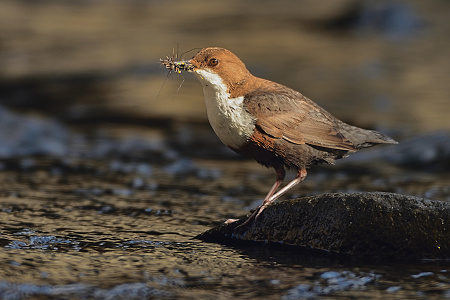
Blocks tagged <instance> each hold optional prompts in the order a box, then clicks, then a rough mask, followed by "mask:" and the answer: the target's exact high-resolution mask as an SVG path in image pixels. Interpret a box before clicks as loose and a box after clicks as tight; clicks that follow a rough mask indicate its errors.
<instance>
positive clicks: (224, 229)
mask: <svg viewBox="0 0 450 300" xmlns="http://www.w3.org/2000/svg"><path fill="white" fill-rule="evenodd" d="M244 221H245V219H242V220H239V221H237V222H234V223H231V224H223V225H221V226H219V227H217V228H213V229H211V230H209V231H207V232H205V233H202V234H201V235H199V236H197V238H198V239H201V240H204V241H212V242H225V241H233V240H245V241H264V242H274V243H284V244H288V245H294V246H301V247H306V248H312V249H320V250H326V251H330V252H334V253H342V254H352V255H355V256H364V257H366V256H369V257H380V258H383V257H384V258H388V257H389V258H402V259H404V258H439V259H449V258H450V203H449V202H443V201H435V200H428V199H423V198H418V197H413V196H405V195H400V194H392V193H381V192H373V193H352V194H350V193H333V194H323V195H319V196H312V197H305V198H299V199H294V200H287V201H279V202H275V203H273V204H272V205H270V206H268V207H267V208H266V209H265V210H264V211H263V212H262V213H261V215H260V216H259V218H258V219H257V220H256V221H253V222H251V223H250V224H248V225H246V226H243V227H238V226H239V225H240V224H242V223H243V222H244Z"/></svg>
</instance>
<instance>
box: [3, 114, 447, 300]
mask: <svg viewBox="0 0 450 300" xmlns="http://www.w3.org/2000/svg"><path fill="white" fill-rule="evenodd" d="M17 117H18V118H22V117H20V116H17ZM21 120H22V121H23V122H27V119H26V118H23V119H21ZM32 121H34V122H39V121H37V120H32ZM42 122H46V121H45V120H43V121H42ZM59 126H62V125H59ZM173 127H174V128H183V129H182V131H183V132H184V133H186V132H189V131H190V130H194V129H195V126H193V127H192V128H191V127H190V125H188V124H184V125H183V126H181V127H179V126H178V125H174V126H173ZM24 128H25V129H24V131H27V130H28V129H27V128H28V127H26V126H25V127H24ZM62 128H65V127H64V126H62ZM173 130H174V129H167V131H168V132H170V131H173ZM138 131H139V130H138V129H137V128H135V127H134V128H129V127H126V126H117V129H116V130H115V131H111V130H109V131H106V130H104V129H102V130H99V131H98V132H97V133H92V132H90V133H89V135H84V134H83V133H82V132H79V133H77V135H82V136H83V137H84V138H82V139H78V140H77V141H78V142H77V143H78V144H77V146H76V147H75V146H74V147H73V148H70V149H67V154H68V155H69V156H66V155H54V154H53V153H52V152H50V153H46V154H45V153H42V152H41V156H40V157H38V156H31V157H30V156H28V157H26V158H22V157H14V156H13V157H9V158H5V159H3V160H2V161H1V169H2V172H0V185H1V188H0V202H1V211H0V220H1V224H2V226H1V227H2V230H1V235H0V245H1V247H2V248H3V251H2V252H1V254H0V261H1V265H2V268H1V270H0V278H1V280H0V296H1V297H2V298H4V299H20V298H21V297H25V296H26V295H36V296H38V295H40V296H49V297H77V298H83V297H93V298H94V299H105V298H112V299H114V298H120V297H127V298H130V299H141V298H145V297H147V298H151V297H164V298H174V299H175V298H177V299H178V298H192V297H198V296H199V295H202V297H204V298H211V297H216V296H217V295H218V294H220V295H221V296H220V297H222V298H225V297H226V298H230V297H239V298H254V297H262V298H264V297H270V296H275V297H283V299H296V298H314V297H317V296H327V297H335V296H336V297H342V296H345V297H366V296H367V295H370V297H374V298H382V297H390V295H395V296H396V297H414V296H417V295H425V296H426V297H433V296H434V295H436V296H442V295H446V294H448V293H449V292H448V291H449V290H450V277H449V275H448V273H447V272H450V265H449V264H448V263H447V262H442V261H439V262H419V263H417V262H410V263H408V262H400V263H399V262H379V263H376V262H360V261H358V260H352V259H350V258H348V257H336V256H330V255H328V254H326V253H315V252H310V251H307V250H299V249H291V248H282V247H274V246H273V245H272V246H271V245H264V244H262V245H242V246H240V247H234V246H231V245H230V246H226V245H218V244H207V243H204V242H200V241H197V240H195V239H193V238H194V237H195V236H196V235H197V234H199V233H201V232H204V231H206V230H207V229H209V228H210V227H212V226H215V225H217V224H218V223H219V222H221V221H222V220H224V219H226V218H230V217H239V216H242V215H244V214H246V213H247V210H248V209H249V208H251V207H254V206H256V205H257V204H256V203H255V200H257V202H258V201H260V200H258V199H260V198H261V197H262V196H263V195H264V194H265V192H266V189H267V187H268V186H270V184H271V183H272V180H273V174H272V171H271V170H266V169H265V168H263V167H261V166H258V165H257V164H256V163H254V162H252V161H247V160H242V159H240V158H238V157H236V156H234V155H232V154H230V153H228V154H227V155H225V156H222V155H220V156H219V158H221V159H217V158H218V157H217V153H218V151H223V149H222V150H219V149H221V148H222V146H221V145H220V144H219V143H217V144H215V146H212V147H209V148H208V151H206V152H204V153H203V154H202V156H203V157H209V159H205V158H194V157H189V156H186V154H184V150H183V149H184V148H177V146H170V145H177V143H176V142H170V141H169V140H170V138H168V139H169V140H165V139H160V138H156V139H153V138H133V137H132V138H130V137H129V136H130V133H132V132H138ZM175 131H176V130H175ZM64 132H65V133H66V134H67V135H71V134H72V133H71V131H69V130H67V129H65V131H64ZM108 132H109V133H108ZM168 132H166V131H164V130H163V132H162V135H163V136H166V137H170V136H175V137H176V136H177V135H176V134H175V135H174V134H168ZM35 134H39V131H35ZM156 136H158V135H156ZM190 136H192V137H195V138H192V139H186V140H184V142H183V144H184V146H186V147H190V146H193V145H192V143H193V142H196V141H197V139H198V138H199V137H198V136H196V135H195V134H191V135H190ZM66 138H67V137H66ZM156 141H158V142H157V143H156V144H155V142H156ZM155 145H157V146H155ZM213 145H214V144H213ZM9 147H12V148H14V147H17V145H15V144H11V145H9ZM20 147H23V145H21V146H20ZM12 148H11V149H9V150H13V149H12ZM74 149H78V150H77V151H74ZM9 152H11V151H9ZM12 152H14V151H12ZM381 153H384V152H381ZM369 157H370V155H369ZM224 158H225V159H224ZM406 173H407V175H405V169H403V167H401V165H398V166H397V165H395V164H393V163H390V162H387V161H386V160H385V158H383V155H380V154H377V153H376V152H374V154H372V157H370V159H367V157H364V156H360V157H358V156H355V158H354V159H353V160H349V162H347V163H345V160H342V163H341V162H339V163H338V165H337V166H333V167H317V168H313V169H312V170H311V172H310V176H309V177H308V179H307V180H306V181H305V182H304V183H303V184H302V185H301V186H300V187H299V188H298V189H294V190H293V191H292V193H296V194H291V195H290V196H291V197H294V196H297V195H308V194H318V193H322V192H333V191H345V192H348V191H372V190H378V191H393V192H402V193H405V194H415V195H422V196H424V195H428V196H430V197H432V198H434V199H441V200H449V199H450V192H449V190H448V185H447V184H446V183H447V182H448V180H449V179H450V178H449V175H448V173H424V172H421V171H419V170H418V171H406ZM364 295H366V296H364ZM374 295H376V296H374Z"/></svg>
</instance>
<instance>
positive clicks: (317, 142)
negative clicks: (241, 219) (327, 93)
mask: <svg viewBox="0 0 450 300" xmlns="http://www.w3.org/2000/svg"><path fill="white" fill-rule="evenodd" d="M162 62H163V64H165V66H166V67H167V68H169V69H171V70H176V71H177V72H180V70H186V71H189V72H192V73H194V75H195V76H196V77H197V78H198V80H199V81H200V82H201V84H202V86H203V93H204V96H205V102H206V110H207V113H208V119H209V122H210V124H211V126H212V128H213V129H214V131H215V133H216V134H217V136H218V137H219V139H220V140H221V141H222V142H223V143H224V144H225V145H227V146H228V147H230V148H231V149H232V150H234V151H236V152H237V153H239V154H242V155H245V156H248V157H251V158H254V159H255V160H256V161H257V162H259V163H260V164H263V165H265V166H267V167H273V168H274V169H275V172H276V181H275V183H274V185H273V186H272V188H271V189H270V191H269V193H268V194H267V196H266V197H265V199H264V201H263V203H262V204H261V205H260V206H259V207H258V208H257V209H256V210H255V211H254V213H253V214H252V215H251V216H250V218H249V219H248V220H247V221H246V222H245V223H247V222H248V221H250V220H251V219H253V218H255V217H258V215H259V214H260V213H261V212H262V211H263V210H264V208H265V207H266V206H267V205H269V204H270V203H272V202H273V201H275V200H276V199H278V198H279V197H280V196H281V195H283V194H284V193H286V191H288V190H289V189H291V188H292V187H293V186H295V185H296V184H298V183H300V182H301V181H302V180H304V179H305V177H306V174H307V173H306V169H307V168H308V167H309V166H311V165H315V164H318V163H328V164H334V161H335V160H336V159H339V158H343V157H345V156H347V155H348V154H349V153H352V152H355V151H357V150H359V149H361V148H367V147H371V146H374V145H376V144H396V143H397V142H395V141H394V140H393V139H391V138H390V137H388V136H386V135H384V134H382V133H379V132H377V131H373V130H366V129H361V128H358V127H354V126H351V125H348V124H346V123H344V122H342V121H340V120H338V119H336V118H335V117H333V116H332V115H331V114H330V113H328V112H327V111H325V110H324V109H323V108H321V107H320V106H318V105H317V104H316V103H314V102H313V101H311V100H310V99H308V98H306V97H305V96H303V95H302V94H301V93H299V92H297V91H295V90H293V89H290V88H288V87H286V86H284V85H281V84H278V83H276V82H272V81H269V80H265V79H262V78H258V77H255V76H253V75H252V74H251V73H250V72H249V71H248V70H247V68H246V67H245V64H244V63H243V62H242V61H241V60H240V59H239V58H238V57H237V56H236V55H234V54H233V53H232V52H230V51H228V50H226V49H223V48H217V47H210V48H204V49H202V50H200V51H199V52H198V53H197V54H196V55H195V56H194V57H193V58H192V59H190V60H188V61H173V60H166V61H162ZM287 169H293V170H295V171H296V172H297V176H296V177H295V179H293V180H292V181H291V182H289V183H288V184H287V185H286V186H284V187H283V188H281V189H280V190H278V189H279V187H280V185H281V183H282V181H283V179H284V177H285V175H286V170H287Z"/></svg>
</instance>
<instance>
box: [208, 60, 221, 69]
mask: <svg viewBox="0 0 450 300" xmlns="http://www.w3.org/2000/svg"><path fill="white" fill-rule="evenodd" d="M218 64H219V60H218V59H217V58H211V59H210V60H209V62H208V65H209V66H211V67H215V66H217V65H218Z"/></svg>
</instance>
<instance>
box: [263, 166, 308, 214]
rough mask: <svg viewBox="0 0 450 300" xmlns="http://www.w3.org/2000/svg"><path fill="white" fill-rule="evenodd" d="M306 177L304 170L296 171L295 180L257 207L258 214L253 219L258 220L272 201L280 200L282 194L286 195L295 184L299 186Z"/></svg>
mask: <svg viewBox="0 0 450 300" xmlns="http://www.w3.org/2000/svg"><path fill="white" fill-rule="evenodd" d="M306 175H307V172H306V169H301V170H299V171H298V173H297V176H295V178H294V179H293V180H292V181H291V182H289V183H288V184H287V185H286V186H285V187H284V188H282V189H281V190H279V191H278V192H277V193H276V194H275V195H272V196H271V197H270V198H269V199H266V200H264V202H263V203H262V205H261V206H260V207H259V209H258V213H257V214H256V216H255V218H258V217H259V215H260V214H261V212H262V211H263V210H264V209H265V208H266V207H267V206H268V205H269V204H270V203H272V202H273V201H275V200H277V199H278V198H280V197H281V196H282V195H283V194H284V193H286V192H287V191H288V190H290V189H291V188H293V187H294V186H296V185H297V184H299V183H300V182H302V181H303V180H305V178H306Z"/></svg>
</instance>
